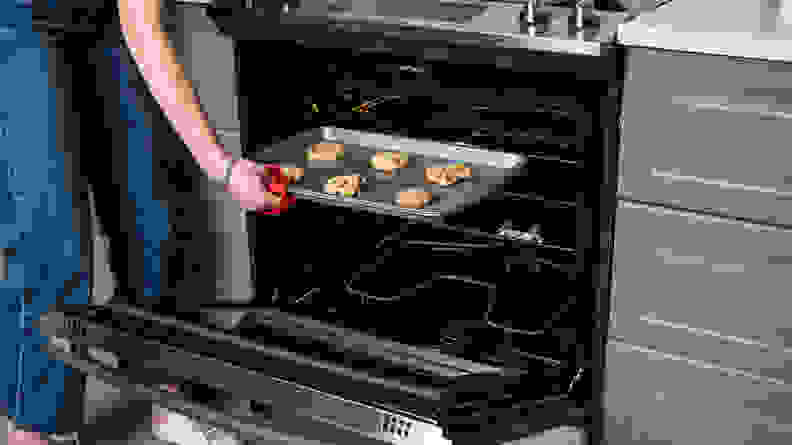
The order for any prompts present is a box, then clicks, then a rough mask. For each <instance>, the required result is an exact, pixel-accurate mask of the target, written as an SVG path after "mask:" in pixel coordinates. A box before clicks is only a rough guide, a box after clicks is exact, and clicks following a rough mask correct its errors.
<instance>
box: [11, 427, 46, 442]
mask: <svg viewBox="0 0 792 445" xmlns="http://www.w3.org/2000/svg"><path fill="white" fill-rule="evenodd" d="M8 445H48V442H47V440H46V439H44V438H42V437H41V435H40V434H39V433H36V432H33V431H18V430H17V431H9V432H8Z"/></svg>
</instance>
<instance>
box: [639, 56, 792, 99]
mask: <svg viewBox="0 0 792 445" xmlns="http://www.w3.org/2000/svg"><path fill="white" fill-rule="evenodd" d="M790 79H792V63H784V62H767V61H759V60H747V59H738V58H732V57H725V56H713V55H705V54H690V53H678V52H673V51H663V50H654V49H644V48H631V49H630V50H629V52H628V57H627V77H626V84H625V88H628V87H629V88H630V89H631V90H633V91H632V92H631V93H632V94H636V93H637V94H641V95H643V96H652V97H654V98H655V99H658V100H666V101H667V100H668V99H669V98H671V97H677V96H712V97H720V98H722V99H723V100H725V101H726V102H728V103H743V102H751V103H760V104H768V105H773V106H775V107H777V108H782V109H786V110H787V111H792V83H790ZM625 97H628V96H625Z"/></svg>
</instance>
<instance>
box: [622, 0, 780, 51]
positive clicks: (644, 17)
mask: <svg viewBox="0 0 792 445" xmlns="http://www.w3.org/2000/svg"><path fill="white" fill-rule="evenodd" d="M696 1H702V0H672V1H671V2H669V3H666V4H664V5H663V6H661V7H659V8H658V9H656V10H654V11H651V12H645V13H643V14H641V15H639V16H638V17H636V18H635V19H633V20H632V21H629V22H627V23H624V24H621V25H620V26H619V30H618V32H617V38H616V39H617V42H618V43H619V44H620V45H622V46H625V47H641V48H650V49H658V50H668V51H679V52H688V53H699V54H707V55H717V56H728V57H739V58H745V59H758V60H764V61H780V62H792V33H790V34H789V37H790V38H789V39H782V38H779V35H778V34H773V33H765V34H762V33H760V32H758V30H756V31H753V32H752V31H751V30H743V31H731V32H727V31H724V30H718V31H706V30H695V31H694V30H690V29H685V30H683V29H680V28H681V27H680V26H676V29H674V27H675V26H674V25H675V23H674V22H675V20H674V18H675V17H684V16H685V15H686V14H688V15H689V14H693V13H692V12H689V11H690V10H691V9H693V7H692V6H690V5H692V3H691V2H696ZM757 7H762V6H757Z"/></svg>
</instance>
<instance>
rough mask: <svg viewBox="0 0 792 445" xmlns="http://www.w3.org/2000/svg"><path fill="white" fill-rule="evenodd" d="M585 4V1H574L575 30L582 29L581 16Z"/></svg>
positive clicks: (586, 2)
mask: <svg viewBox="0 0 792 445" xmlns="http://www.w3.org/2000/svg"><path fill="white" fill-rule="evenodd" d="M587 4H588V1H587V0H575V29H583V14H584V11H585V9H586V6H587Z"/></svg>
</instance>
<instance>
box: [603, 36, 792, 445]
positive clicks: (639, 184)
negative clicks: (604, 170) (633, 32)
mask: <svg viewBox="0 0 792 445" xmlns="http://www.w3.org/2000/svg"><path fill="white" fill-rule="evenodd" d="M791 78H792V64H790V63H778V62H767V61H760V60H744V59H736V58H728V57H721V56H709V55H701V54H690V53H677V52H670V51H660V50H655V49H647V48H630V49H629V50H628V60H627V75H626V80H625V87H624V101H623V116H622V141H621V144H622V147H621V153H620V166H619V169H620V170H619V193H620V196H621V198H623V199H622V201H621V202H620V204H619V207H618V209H617V212H616V218H615V228H614V257H613V284H612V285H613V290H612V301H611V303H612V304H611V311H612V313H611V329H610V331H609V334H610V335H611V336H612V337H613V339H612V340H611V341H610V343H609V344H608V346H607V352H606V362H605V363H606V365H605V366H606V371H605V372H606V388H605V400H604V404H605V409H606V424H605V432H606V437H607V439H608V443H609V444H618V445H624V444H631V443H635V444H639V443H640V444H650V445H652V444H664V445H666V444H697V445H707V444H724V443H728V444H732V443H733V444H763V445H764V444H768V445H769V444H782V443H790V440H792V417H791V416H790V414H789V413H790V412H791V411H790V410H789V409H788V406H789V403H790V400H791V399H790V397H792V396H790V394H791V391H792V386H790V384H792V349H790V345H792V331H790V330H789V328H788V324H789V323H788V321H787V320H788V314H789V313H790V312H791V311H792V299H790V298H789V295H790V292H789V289H790V286H789V278H788V277H789V275H790V273H789V272H790V267H792V231H790V230H789V229H788V227H789V225H790V224H792V206H790V205H789V204H790V200H792V174H790V173H787V170H788V169H789V166H790V165H792V152H791V151H790V150H788V141H790V140H792V125H790V123H792V120H790V119H792V89H790V83H789V79H791Z"/></svg>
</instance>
